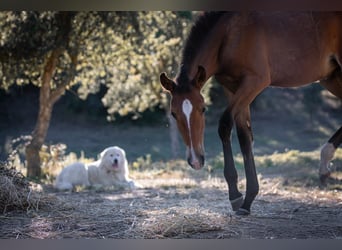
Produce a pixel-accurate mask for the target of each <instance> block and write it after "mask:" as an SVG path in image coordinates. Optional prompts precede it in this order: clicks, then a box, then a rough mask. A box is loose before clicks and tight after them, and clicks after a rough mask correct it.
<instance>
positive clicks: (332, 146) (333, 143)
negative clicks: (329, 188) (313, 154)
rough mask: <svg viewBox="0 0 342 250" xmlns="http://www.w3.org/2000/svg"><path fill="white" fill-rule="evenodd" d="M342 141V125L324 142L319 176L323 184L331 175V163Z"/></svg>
mask: <svg viewBox="0 0 342 250" xmlns="http://www.w3.org/2000/svg"><path fill="white" fill-rule="evenodd" d="M341 143H342V127H340V128H339V130H337V131H336V132H335V134H334V135H333V136H332V137H331V138H330V139H329V141H328V142H327V143H326V144H324V146H323V147H322V149H321V160H320V166H319V177H320V181H321V183H322V184H325V182H326V180H327V178H328V177H329V176H330V169H329V164H330V161H331V160H332V158H333V157H334V154H335V151H336V149H337V148H338V146H339V145H340V144H341Z"/></svg>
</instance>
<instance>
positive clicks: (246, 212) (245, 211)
mask: <svg viewBox="0 0 342 250" xmlns="http://www.w3.org/2000/svg"><path fill="white" fill-rule="evenodd" d="M250 213H251V212H250V211H248V210H247V209H244V208H239V210H238V211H236V213H235V214H236V215H240V216H246V215H250Z"/></svg>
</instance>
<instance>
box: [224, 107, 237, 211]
mask: <svg viewBox="0 0 342 250" xmlns="http://www.w3.org/2000/svg"><path fill="white" fill-rule="evenodd" d="M233 125H234V120H233V117H232V115H231V112H230V110H229V109H227V110H226V111H225V112H224V113H223V115H222V117H221V119H220V123H219V128H218V133H219V136H220V138H221V141H222V147H223V157H224V170H223V171H224V177H225V179H226V182H227V184H228V192H229V200H230V203H231V205H232V209H233V211H237V210H238V209H239V208H240V207H241V205H242V203H243V196H242V194H241V193H240V192H239V190H238V187H237V182H238V174H237V171H236V168H235V164H234V159H233V152H232V145H231V132H232V129H233Z"/></svg>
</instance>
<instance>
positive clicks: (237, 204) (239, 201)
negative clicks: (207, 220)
mask: <svg viewBox="0 0 342 250" xmlns="http://www.w3.org/2000/svg"><path fill="white" fill-rule="evenodd" d="M242 203H243V196H240V197H239V198H236V199H234V200H231V201H230V204H231V205H232V209H233V211H237V210H239V208H240V207H241V206H242Z"/></svg>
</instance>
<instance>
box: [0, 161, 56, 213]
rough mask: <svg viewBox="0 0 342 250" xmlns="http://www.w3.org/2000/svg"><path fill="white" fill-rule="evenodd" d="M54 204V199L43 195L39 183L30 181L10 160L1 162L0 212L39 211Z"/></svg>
mask: <svg viewBox="0 0 342 250" xmlns="http://www.w3.org/2000/svg"><path fill="white" fill-rule="evenodd" d="M52 204H53V199H51V197H50V196H48V195H43V193H42V190H41V187H40V186H39V185H37V184H34V183H30V182H29V181H28V180H27V179H26V178H25V177H24V175H23V174H22V173H21V172H19V171H18V170H16V168H15V167H14V166H13V165H11V163H10V162H0V213H2V214H5V213H7V212H9V211H13V210H21V211H26V212H28V211H30V210H35V211H38V210H39V209H40V208H41V207H44V206H50V205H52Z"/></svg>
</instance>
